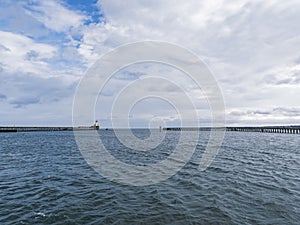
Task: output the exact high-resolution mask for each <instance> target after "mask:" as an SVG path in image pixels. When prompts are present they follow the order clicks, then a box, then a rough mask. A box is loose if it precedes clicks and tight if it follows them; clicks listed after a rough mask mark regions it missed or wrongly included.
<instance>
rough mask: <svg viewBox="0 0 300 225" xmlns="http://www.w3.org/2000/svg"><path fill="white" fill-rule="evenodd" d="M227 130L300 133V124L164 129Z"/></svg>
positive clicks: (171, 129)
mask: <svg viewBox="0 0 300 225" xmlns="http://www.w3.org/2000/svg"><path fill="white" fill-rule="evenodd" d="M224 129H225V130H226V131H229V132H261V133H284V134H300V126H298V125H297V126H261V127H250V126H247V127H164V128H163V130H167V131H168V130H169V131H193V130H194V131H195V130H199V131H211V130H224Z"/></svg>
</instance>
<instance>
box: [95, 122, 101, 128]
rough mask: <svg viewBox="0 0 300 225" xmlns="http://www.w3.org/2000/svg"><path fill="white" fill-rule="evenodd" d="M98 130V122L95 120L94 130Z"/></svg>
mask: <svg viewBox="0 0 300 225" xmlns="http://www.w3.org/2000/svg"><path fill="white" fill-rule="evenodd" d="M99 128H100V126H99V123H98V120H96V122H95V129H96V130H99Z"/></svg>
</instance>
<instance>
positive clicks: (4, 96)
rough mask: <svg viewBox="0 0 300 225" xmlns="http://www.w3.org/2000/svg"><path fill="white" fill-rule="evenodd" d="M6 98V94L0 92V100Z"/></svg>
mask: <svg viewBox="0 0 300 225" xmlns="http://www.w3.org/2000/svg"><path fill="white" fill-rule="evenodd" d="M6 99H7V97H6V95H4V94H1V93H0V101H2V100H6Z"/></svg>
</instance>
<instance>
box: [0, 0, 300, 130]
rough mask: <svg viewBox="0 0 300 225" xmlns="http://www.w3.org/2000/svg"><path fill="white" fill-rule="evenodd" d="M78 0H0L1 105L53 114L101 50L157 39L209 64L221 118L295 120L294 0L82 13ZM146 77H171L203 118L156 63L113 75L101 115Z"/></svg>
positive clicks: (154, 4)
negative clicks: (222, 110) (221, 108)
mask: <svg viewBox="0 0 300 225" xmlns="http://www.w3.org/2000/svg"><path fill="white" fill-rule="evenodd" d="M78 5H79V3H74V2H72V1H68V3H67V2H63V1H59V0H51V1H37V0H32V1H2V2H1V7H0V20H1V21H2V22H1V23H0V79H1V83H0V90H1V92H3V93H5V94H6V95H7V101H2V102H1V104H6V103H7V102H10V103H11V104H12V106H14V107H16V106H18V105H19V106H20V108H18V110H20V111H21V110H22V113H26V112H29V111H30V110H36V111H39V110H38V109H37V107H41V108H42V109H45V110H46V109H47V110H48V111H49V113H50V111H52V112H56V111H55V109H54V108H56V106H57V107H61V109H64V110H65V111H66V112H67V111H68V109H66V106H67V105H68V106H69V107H71V102H72V100H71V99H72V95H73V94H74V90H75V86H76V84H77V83H78V81H79V79H80V77H81V76H83V74H84V71H85V70H86V68H87V67H89V66H90V65H92V64H93V63H94V62H95V61H96V60H97V59H99V57H100V56H101V55H103V54H105V53H106V52H108V51H110V50H112V49H114V48H115V47H117V46H120V45H122V44H126V43H129V42H135V41H143V40H159V41H166V42H172V43H175V44H179V45H181V46H183V47H186V48H187V49H189V50H191V51H192V52H194V53H195V54H197V55H199V57H200V58H201V59H203V60H204V62H205V63H206V64H207V65H208V66H209V67H210V68H211V70H212V71H213V73H214V74H215V77H216V80H217V81H218V82H219V85H220V88H221V89H222V90H223V95H224V99H225V103H226V107H227V112H228V115H227V116H228V121H230V123H239V122H240V123H259V124H260V123H262V122H263V123H270V121H275V122H276V123H283V122H284V121H292V119H294V120H295V121H296V120H297V118H299V116H298V114H297V112H295V110H296V111H297V109H298V108H297V106H298V105H299V103H298V102H299V101H298V98H297V96H299V95H300V90H299V84H300V77H299V76H300V67H299V51H298V49H297V48H296V47H295V46H299V45H300V38H299V37H300V30H299V25H298V23H297V21H299V20H300V2H299V1H297V0H291V1H287V2H284V3H282V1H279V0H271V1H250V0H246V1H244V0H237V1H232V0H229V1H225V0H216V1H197V0H191V1H185V2H184V1H180V2H176V4H174V3H173V4H172V3H170V2H169V1H158V0H151V1H138V0H132V1H121V0H110V1H107V0H99V1H98V2H97V6H98V10H99V11H97V12H95V11H96V10H95V8H94V9H93V10H94V11H85V12H84V11H81V10H82V8H80V7H77V6H78ZM76 7H77V8H76ZM89 10H91V9H90V8H89ZM95 15H99V18H97V19H95V18H94V17H95ZM92 17H93V18H92ZM149 75H157V76H163V77H164V78H166V79H170V80H172V81H173V80H174V81H176V82H177V83H178V84H180V85H181V86H182V88H183V90H184V91H185V92H186V93H187V94H188V95H189V96H193V98H194V99H195V100H197V101H199V103H198V102H197V103H196V106H197V110H199V111H201V110H203V111H201V116H202V115H205V112H204V110H207V103H204V100H203V95H202V94H201V91H200V90H199V89H198V88H197V87H195V85H193V84H192V83H191V82H190V81H188V80H186V79H185V78H184V76H183V75H182V74H181V73H179V72H178V71H177V72H176V70H174V69H167V68H165V67H164V66H162V65H158V66H157V67H155V68H154V67H152V66H150V67H145V66H144V67H143V66H140V67H134V68H126V69H124V70H122V71H121V72H120V73H118V74H116V75H115V77H114V78H113V79H112V80H111V83H110V85H108V88H107V89H104V90H103V93H102V96H103V97H104V99H105V100H104V103H103V102H102V103H103V104H101V107H99V108H101V110H100V111H101V112H99V114H101V116H102V118H106V116H107V114H108V113H109V109H110V104H111V103H110V101H111V100H112V98H113V97H115V95H116V94H117V93H118V92H119V91H120V90H121V89H122V88H123V87H124V85H125V86H126V84H127V83H128V82H131V81H134V80H137V79H140V78H142V77H145V76H149ZM150 86H151V85H150ZM153 86H154V87H149V88H150V89H151V88H152V89H153V90H154V89H159V90H160V91H161V92H167V93H172V92H174V93H175V94H176V90H175V91H174V90H173V89H172V88H170V87H168V86H163V85H160V84H157V85H156V84H154V85H153ZM141 91H142V90H138V89H137V92H136V93H135V94H136V96H139V95H140V94H141V93H142V92H141ZM22 96H25V99H22ZM26 98H28V99H27V100H28V103H29V104H26ZM22 100H24V104H22ZM37 100H39V101H37ZM30 102H32V103H30ZM34 102H35V103H34ZM14 103H15V104H14ZM18 103H20V104H18ZM63 103H64V104H63ZM124 104H125V103H124ZM49 105H51V107H50V106H49ZM23 106H27V107H23ZM1 107H3V106H1ZM7 107H9V106H7ZM48 107H49V108H48ZM42 109H40V110H42ZM14 110H16V109H15V108H14ZM26 110H27V111H26ZM57 110H58V109H57ZM5 111H7V112H10V114H11V115H16V114H13V113H12V112H13V111H9V108H7V109H5ZM42 111H43V110H42ZM30 112H32V113H33V114H34V111H30ZM39 112H40V111H39ZM160 112H161V113H163V111H160ZM140 113H142V112H140ZM170 113H171V112H170ZM56 114H58V113H56ZM40 115H45V114H42V113H40ZM47 115H48V114H47ZM147 115H148V114H147ZM1 116H3V115H1ZM56 116H57V115H56ZM149 116H150V115H148V117H149ZM157 116H159V113H158V115H157ZM161 116H162V117H164V118H168V116H167V115H165V114H163V115H161ZM8 117H9V115H8V114H7V118H8ZM50 117H51V116H47V118H50ZM54 117H55V113H54V114H53V117H51V118H54ZM292 117H294V118H292ZM136 118H140V117H136ZM143 119H144V120H145V118H142V119H141V120H143ZM40 121H43V119H42V118H41V120H40ZM64 121H66V118H64Z"/></svg>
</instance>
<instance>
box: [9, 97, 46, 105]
mask: <svg viewBox="0 0 300 225" xmlns="http://www.w3.org/2000/svg"><path fill="white" fill-rule="evenodd" d="M9 103H10V104H12V105H14V107H15V108H20V107H24V106H26V105H31V104H38V103H40V99H39V98H38V97H21V98H16V99H12V100H10V101H9Z"/></svg>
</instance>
